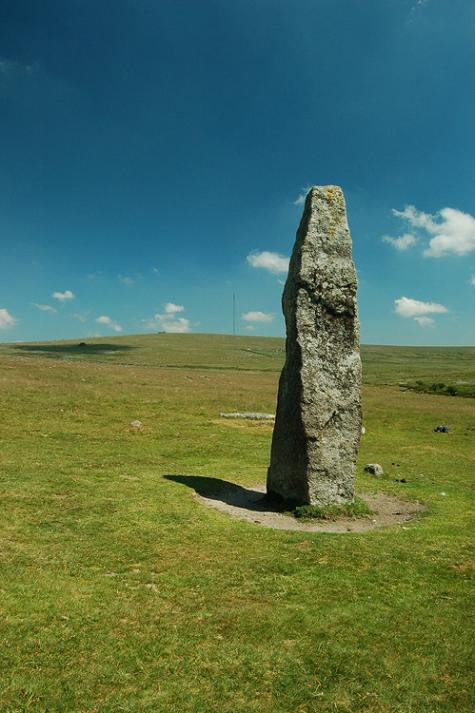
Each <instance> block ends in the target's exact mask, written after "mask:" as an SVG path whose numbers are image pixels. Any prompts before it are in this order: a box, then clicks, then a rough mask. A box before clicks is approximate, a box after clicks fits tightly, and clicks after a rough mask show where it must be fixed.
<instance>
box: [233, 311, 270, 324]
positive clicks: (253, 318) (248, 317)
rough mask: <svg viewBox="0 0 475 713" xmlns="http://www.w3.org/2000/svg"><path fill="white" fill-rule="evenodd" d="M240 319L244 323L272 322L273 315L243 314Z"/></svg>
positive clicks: (266, 313) (259, 313) (256, 312)
mask: <svg viewBox="0 0 475 713" xmlns="http://www.w3.org/2000/svg"><path fill="white" fill-rule="evenodd" d="M241 319H243V320H244V321H245V322H272V320H273V319H274V315H273V314H272V313H271V312H259V311H258V310H256V311H254V312H252V311H251V312H243V314H242V315H241Z"/></svg>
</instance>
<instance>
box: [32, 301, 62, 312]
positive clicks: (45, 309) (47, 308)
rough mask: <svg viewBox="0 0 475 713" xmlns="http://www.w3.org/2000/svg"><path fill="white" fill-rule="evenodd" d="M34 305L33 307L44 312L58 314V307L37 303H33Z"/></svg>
mask: <svg viewBox="0 0 475 713" xmlns="http://www.w3.org/2000/svg"><path fill="white" fill-rule="evenodd" d="M32 305H33V307H36V309H39V310H41V311H42V312H49V313H50V314H56V313H57V311H58V310H57V309H56V307H52V306H51V305H42V304H38V303H37V302H32Z"/></svg>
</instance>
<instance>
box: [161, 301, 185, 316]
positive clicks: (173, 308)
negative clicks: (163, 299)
mask: <svg viewBox="0 0 475 713" xmlns="http://www.w3.org/2000/svg"><path fill="white" fill-rule="evenodd" d="M184 311H185V308H184V307H183V305H176V304H173V302H167V303H166V305H165V314H176V313H177V312H184Z"/></svg>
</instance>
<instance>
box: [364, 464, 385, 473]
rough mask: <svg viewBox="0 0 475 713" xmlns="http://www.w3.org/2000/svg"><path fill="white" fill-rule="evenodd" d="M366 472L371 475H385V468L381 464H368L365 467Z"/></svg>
mask: <svg viewBox="0 0 475 713" xmlns="http://www.w3.org/2000/svg"><path fill="white" fill-rule="evenodd" d="M364 471H365V473H370V474H371V475H384V470H383V467H382V466H381V465H379V463H368V464H367V465H365V467H364Z"/></svg>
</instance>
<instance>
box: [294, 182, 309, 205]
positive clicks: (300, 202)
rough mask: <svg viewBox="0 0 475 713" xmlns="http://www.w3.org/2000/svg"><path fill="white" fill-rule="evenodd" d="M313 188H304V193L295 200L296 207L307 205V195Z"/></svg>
mask: <svg viewBox="0 0 475 713" xmlns="http://www.w3.org/2000/svg"><path fill="white" fill-rule="evenodd" d="M310 188H311V186H306V187H305V188H302V192H301V193H299V195H298V196H297V198H296V199H295V200H294V205H303V204H304V203H305V199H306V198H307V193H308V192H309V190H310Z"/></svg>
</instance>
